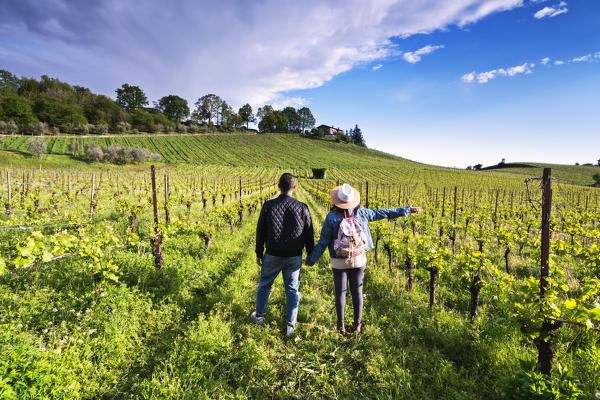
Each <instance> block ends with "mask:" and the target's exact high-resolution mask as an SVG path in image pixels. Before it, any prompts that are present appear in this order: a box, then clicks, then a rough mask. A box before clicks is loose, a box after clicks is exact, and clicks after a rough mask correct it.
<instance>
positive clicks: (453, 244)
mask: <svg viewBox="0 0 600 400" xmlns="http://www.w3.org/2000/svg"><path fill="white" fill-rule="evenodd" d="M457 190H458V188H457V187H456V186H454V212H453V213H452V225H453V226H452V254H454V253H455V252H456V193H457Z"/></svg>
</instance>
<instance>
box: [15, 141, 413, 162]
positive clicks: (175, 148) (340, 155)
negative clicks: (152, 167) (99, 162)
mask: <svg viewBox="0 0 600 400" xmlns="http://www.w3.org/2000/svg"><path fill="white" fill-rule="evenodd" d="M75 140H78V141H80V142H81V143H82V144H83V145H85V144H86V143H98V144H99V145H100V146H103V147H104V146H110V145H119V146H132V147H145V148H147V149H148V150H150V151H151V152H154V153H158V154H160V155H161V156H162V157H163V161H164V162H167V163H173V164H195V165H228V166H263V167H279V168H306V167H317V168H377V167H415V166H424V165H423V164H420V163H416V162H412V161H408V160H405V159H403V158H401V157H396V156H393V155H390V154H386V153H383V152H380V151H376V150H371V149H368V148H364V147H358V146H355V145H351V144H343V143H335V142H333V141H326V140H316V139H310V138H306V137H301V136H300V135H295V134H266V135H247V134H236V135H173V136H141V137H119V136H113V137H101V138H89V137H87V138H77V139H75V138H72V137H56V138H55V137H48V138H47V140H46V143H47V147H48V153H49V154H54V155H66V156H70V155H71V154H70V153H69V151H68V150H67V147H68V144H69V143H71V142H73V141H75ZM28 141H29V137H27V136H14V137H13V136H8V137H5V143H4V148H5V149H6V150H10V151H16V152H20V153H22V154H28V153H29V150H28Z"/></svg>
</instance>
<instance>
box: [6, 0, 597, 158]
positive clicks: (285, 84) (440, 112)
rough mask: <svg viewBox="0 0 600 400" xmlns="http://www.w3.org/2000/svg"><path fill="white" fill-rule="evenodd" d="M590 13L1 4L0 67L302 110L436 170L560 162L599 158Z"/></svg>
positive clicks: (581, 7) (281, 4)
mask: <svg viewBox="0 0 600 400" xmlns="http://www.w3.org/2000/svg"><path fill="white" fill-rule="evenodd" d="M599 21H600V1H599V0H581V1H551V0H548V1H541V0H535V1H532V0H453V1H447V0H421V1H414V0H413V1H409V0H389V1H386V0H377V1H375V0H373V1H364V0H363V1H359V0H349V1H316V0H315V1H304V2H297V1H292V0H289V1H288V0H261V1H255V2H247V1H221V2H217V1H203V2H198V1H192V0H179V1H174V2H169V3H166V2H162V1H158V0H146V1H138V2H133V1H124V0H121V1H118V0H98V1H96V2H94V3H88V2H80V1H75V0H48V1H45V2H43V3H41V4H40V3H39V2H37V1H34V0H0V68H3V69H7V70H9V71H11V72H13V73H15V74H17V75H24V76H33V77H39V76H40V75H42V74H47V75H50V76H54V77H58V78H59V79H61V80H64V81H67V82H69V83H72V84H80V85H83V86H87V87H89V88H90V89H92V90H93V91H95V92H98V93H103V94H107V95H109V96H112V97H114V89H115V88H117V87H119V86H120V85H121V84H122V83H124V82H128V83H132V84H137V85H140V86H141V87H142V88H143V89H144V90H145V91H146V93H147V94H148V97H149V98H150V100H157V99H158V98H160V97H161V96H164V95H167V94H178V95H180V96H183V97H185V98H186V99H188V101H189V102H190V105H192V104H193V102H194V101H195V100H196V99H197V98H198V97H200V96H202V95H204V94H206V93H216V94H218V95H220V96H221V97H223V98H224V99H225V100H227V101H228V102H229V103H230V104H232V105H233V106H234V107H236V108H237V107H239V106H241V105H242V104H244V103H245V102H250V103H251V104H252V105H253V106H254V107H255V108H256V107H257V106H260V105H262V104H265V103H269V104H273V105H275V106H276V107H282V106H285V105H295V106H300V105H306V106H308V107H310V108H311V109H312V110H313V112H314V114H315V116H316V117H317V121H318V123H325V124H332V125H335V126H339V127H341V128H343V129H348V128H351V127H353V126H354V124H358V125H359V126H360V127H361V129H362V130H363V132H364V134H365V137H366V139H367V143H368V145H369V146H370V147H373V148H377V149H380V150H383V151H386V152H390V153H394V154H398V155H401V156H403V157H407V158H410V159H413V160H417V161H422V162H427V163H432V164H437V165H446V166H457V167H461V168H462V167H466V166H467V165H473V164H476V163H483V164H492V163H496V162H498V161H499V160H500V159H501V158H506V160H507V161H509V162H510V161H539V162H554V163H565V164H573V163H575V162H580V163H584V162H592V161H594V160H597V159H598V158H599V157H600V24H599Z"/></svg>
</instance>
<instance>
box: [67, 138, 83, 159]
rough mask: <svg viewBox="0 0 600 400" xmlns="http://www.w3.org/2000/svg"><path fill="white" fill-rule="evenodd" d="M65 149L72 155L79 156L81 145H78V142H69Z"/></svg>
mask: <svg viewBox="0 0 600 400" xmlns="http://www.w3.org/2000/svg"><path fill="white" fill-rule="evenodd" d="M67 149H68V150H69V151H70V152H71V153H73V155H75V156H77V155H79V154H81V143H79V142H78V141H74V142H71V143H69V145H68V146H67Z"/></svg>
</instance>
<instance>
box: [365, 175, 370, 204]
mask: <svg viewBox="0 0 600 400" xmlns="http://www.w3.org/2000/svg"><path fill="white" fill-rule="evenodd" d="M366 187H367V188H366V196H365V208H369V181H367V182H366Z"/></svg>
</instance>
